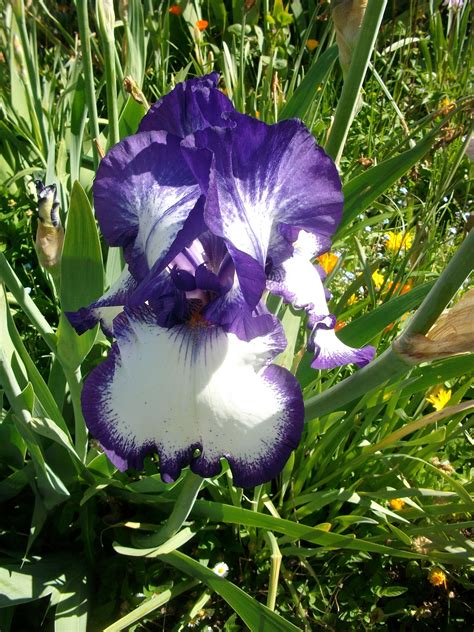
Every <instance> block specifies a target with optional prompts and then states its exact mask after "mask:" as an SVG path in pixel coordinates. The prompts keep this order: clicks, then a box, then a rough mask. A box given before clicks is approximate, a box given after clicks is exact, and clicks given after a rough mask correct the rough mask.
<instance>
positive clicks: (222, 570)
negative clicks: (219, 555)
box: [212, 562, 229, 577]
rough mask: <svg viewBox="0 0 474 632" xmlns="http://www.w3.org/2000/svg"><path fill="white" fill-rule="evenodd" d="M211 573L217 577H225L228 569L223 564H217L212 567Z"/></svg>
mask: <svg viewBox="0 0 474 632" xmlns="http://www.w3.org/2000/svg"><path fill="white" fill-rule="evenodd" d="M212 571H213V572H214V573H215V574H216V575H218V576H219V577H227V575H228V574H229V567H228V566H227V564H226V563H225V562H219V563H218V564H216V565H215V566H214V568H213V569H212Z"/></svg>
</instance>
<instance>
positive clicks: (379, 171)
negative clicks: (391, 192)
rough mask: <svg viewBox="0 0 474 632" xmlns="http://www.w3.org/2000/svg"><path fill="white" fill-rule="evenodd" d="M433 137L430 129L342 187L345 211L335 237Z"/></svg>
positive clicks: (414, 160) (421, 153)
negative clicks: (412, 144) (403, 149)
mask: <svg viewBox="0 0 474 632" xmlns="http://www.w3.org/2000/svg"><path fill="white" fill-rule="evenodd" d="M435 138H436V134H435V132H430V133H429V134H427V135H426V136H425V137H424V138H422V140H420V141H418V143H417V144H416V145H415V146H414V147H412V148H411V149H408V150H407V151H404V152H403V153H401V154H399V155H398V156H395V157H394V158H389V159H388V160H385V161H384V162H381V163H380V164H379V165H377V166H376V167H372V169H368V170H367V171H365V172H364V173H362V174H360V175H358V176H356V177H355V178H352V180H350V181H349V182H348V183H347V184H346V185H345V186H344V189H343V191H344V199H345V202H344V214H343V216H342V221H341V223H340V225H339V228H338V230H337V232H336V236H335V239H342V237H343V235H344V234H345V228H346V227H347V226H349V224H350V223H351V222H352V221H353V220H354V219H355V218H356V217H357V215H359V214H360V213H363V212H364V211H365V210H366V209H367V208H368V207H369V206H370V205H371V204H372V202H373V201H374V200H376V199H377V198H378V197H379V195H382V194H383V193H385V191H387V190H388V189H389V188H390V187H391V186H392V184H394V183H395V182H396V181H397V180H399V179H400V178H401V177H402V176H403V175H404V174H405V173H407V171H409V170H410V169H411V168H412V167H413V165H414V164H416V163H417V162H418V161H419V160H421V159H422V158H423V156H424V155H425V154H426V153H427V152H428V151H429V149H430V148H431V146H432V145H433V143H434V140H435Z"/></svg>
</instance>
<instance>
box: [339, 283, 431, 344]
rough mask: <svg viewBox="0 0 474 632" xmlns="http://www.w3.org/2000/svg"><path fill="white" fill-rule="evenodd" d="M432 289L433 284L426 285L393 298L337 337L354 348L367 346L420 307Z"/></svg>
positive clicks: (343, 330) (348, 326) (346, 328)
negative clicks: (396, 322)
mask: <svg viewBox="0 0 474 632" xmlns="http://www.w3.org/2000/svg"><path fill="white" fill-rule="evenodd" d="M432 287H433V283H425V284H424V285H420V286H418V287H416V288H414V289H413V290H411V291H410V292H407V293H406V294H403V296H397V297H396V298H392V299H391V300H389V301H388V302H387V303H384V304H383V305H381V306H380V307H377V308H376V309H374V310H372V311H371V312H369V313H368V314H365V315H364V316H361V317H360V318H358V319H357V320H354V321H352V322H351V323H349V324H348V325H346V326H345V327H343V328H342V329H341V330H339V331H338V334H337V337H338V338H339V339H340V340H342V342H344V343H345V344H346V345H350V346H352V347H360V346H362V345H365V344H367V343H368V342H370V340H372V339H373V338H374V337H375V336H376V335H377V334H379V333H380V332H381V331H383V330H384V329H385V327H387V325H390V324H391V323H393V322H394V321H395V320H396V319H397V318H400V316H403V314H405V313H406V312H409V311H410V310H412V309H415V308H416V307H418V306H419V305H420V304H421V302H422V301H423V299H424V298H425V296H426V295H427V294H428V292H429V291H430V290H431V288H432Z"/></svg>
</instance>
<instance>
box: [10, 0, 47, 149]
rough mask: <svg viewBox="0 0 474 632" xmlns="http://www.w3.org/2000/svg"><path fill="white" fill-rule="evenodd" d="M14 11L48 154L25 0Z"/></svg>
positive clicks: (41, 133)
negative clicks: (27, 26) (27, 24)
mask: <svg viewBox="0 0 474 632" xmlns="http://www.w3.org/2000/svg"><path fill="white" fill-rule="evenodd" d="M14 13H15V18H16V21H17V24H18V30H19V31H20V39H21V45H22V48H23V54H24V57H25V62H26V68H27V72H28V83H29V88H30V90H31V98H32V101H33V103H32V106H33V109H34V112H35V118H36V120H37V123H38V126H39V133H40V136H41V143H42V150H43V154H44V155H46V154H47V152H48V135H47V133H46V127H45V122H44V114H43V107H42V105H41V86H40V83H39V71H38V70H37V66H36V65H35V60H34V55H33V51H32V50H31V45H30V39H29V37H28V31H27V28H26V20H25V7H24V4H23V0H18V2H17V3H16V7H15V10H14Z"/></svg>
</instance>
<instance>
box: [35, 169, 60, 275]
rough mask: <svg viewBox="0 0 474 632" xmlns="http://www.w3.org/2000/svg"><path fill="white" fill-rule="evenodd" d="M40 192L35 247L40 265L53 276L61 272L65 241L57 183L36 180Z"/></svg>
mask: <svg viewBox="0 0 474 632" xmlns="http://www.w3.org/2000/svg"><path fill="white" fill-rule="evenodd" d="M35 184H36V190H37V193H38V227H37V229H36V241H35V248H36V253H37V255H38V261H39V263H40V265H41V266H42V267H43V268H44V269H45V270H47V271H48V272H50V273H51V274H52V275H53V276H56V275H57V274H58V273H59V263H60V261H61V254H62V250H63V243H64V228H63V226H62V224H61V218H60V217H59V202H58V196H57V192H56V185H55V184H50V185H49V186H45V185H44V184H43V183H42V182H41V181H40V180H37V181H36V183H35Z"/></svg>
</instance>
